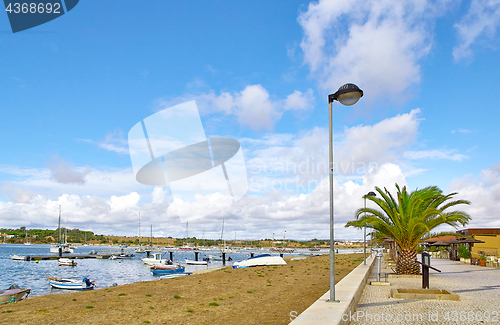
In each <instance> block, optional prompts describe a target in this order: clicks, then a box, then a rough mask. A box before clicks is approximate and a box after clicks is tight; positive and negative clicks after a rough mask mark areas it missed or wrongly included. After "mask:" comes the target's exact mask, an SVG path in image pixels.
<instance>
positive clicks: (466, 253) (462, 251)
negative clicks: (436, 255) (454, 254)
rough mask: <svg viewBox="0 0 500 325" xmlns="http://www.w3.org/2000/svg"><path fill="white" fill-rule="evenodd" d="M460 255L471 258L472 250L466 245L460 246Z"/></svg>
mask: <svg viewBox="0 0 500 325" xmlns="http://www.w3.org/2000/svg"><path fill="white" fill-rule="evenodd" d="M458 257H460V258H470V252H469V250H468V249H467V247H466V246H465V245H460V246H458Z"/></svg>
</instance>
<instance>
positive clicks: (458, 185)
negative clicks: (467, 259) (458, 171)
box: [448, 165, 500, 228]
mask: <svg viewBox="0 0 500 325" xmlns="http://www.w3.org/2000/svg"><path fill="white" fill-rule="evenodd" d="M448 192H458V195H457V196H456V197H457V198H461V199H465V200H469V201H470V202H471V204H470V206H463V207H460V210H463V211H465V212H468V213H469V214H470V215H471V217H472V221H471V222H470V223H469V225H468V226H467V227H470V228H487V227H497V228H498V227H500V219H499V218H498V211H500V165H496V166H493V167H491V168H489V169H485V170H482V171H481V173H480V175H479V177H477V178H474V177H472V176H471V175H465V176H463V177H461V178H455V179H453V180H452V181H451V183H450V186H449V188H448Z"/></svg>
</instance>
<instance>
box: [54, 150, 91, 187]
mask: <svg viewBox="0 0 500 325" xmlns="http://www.w3.org/2000/svg"><path fill="white" fill-rule="evenodd" d="M55 160H56V162H55V163H52V162H51V163H49V164H48V165H49V169H50V177H51V178H52V179H53V180H55V181H56V182H58V183H62V184H80V185H83V184H85V181H86V180H85V177H86V176H87V175H88V173H90V167H89V166H85V167H81V168H75V167H73V166H71V164H69V163H68V162H66V161H64V160H63V159H62V158H60V157H57V156H56V157H55Z"/></svg>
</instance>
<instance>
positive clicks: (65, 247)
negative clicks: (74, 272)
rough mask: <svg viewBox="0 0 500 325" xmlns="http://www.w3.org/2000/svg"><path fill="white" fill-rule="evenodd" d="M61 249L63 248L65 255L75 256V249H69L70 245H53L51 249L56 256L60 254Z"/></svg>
mask: <svg viewBox="0 0 500 325" xmlns="http://www.w3.org/2000/svg"><path fill="white" fill-rule="evenodd" d="M59 247H61V249H62V252H63V253H64V254H73V252H74V251H73V249H72V248H71V247H69V245H68V244H60V245H53V246H51V247H50V252H51V253H54V254H59Z"/></svg>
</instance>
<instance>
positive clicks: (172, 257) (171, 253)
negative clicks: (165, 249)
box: [170, 252, 174, 262]
mask: <svg viewBox="0 0 500 325" xmlns="http://www.w3.org/2000/svg"><path fill="white" fill-rule="evenodd" d="M170 260H171V261H172V262H173V261H174V253H173V252H170Z"/></svg>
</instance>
